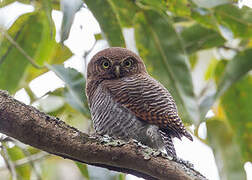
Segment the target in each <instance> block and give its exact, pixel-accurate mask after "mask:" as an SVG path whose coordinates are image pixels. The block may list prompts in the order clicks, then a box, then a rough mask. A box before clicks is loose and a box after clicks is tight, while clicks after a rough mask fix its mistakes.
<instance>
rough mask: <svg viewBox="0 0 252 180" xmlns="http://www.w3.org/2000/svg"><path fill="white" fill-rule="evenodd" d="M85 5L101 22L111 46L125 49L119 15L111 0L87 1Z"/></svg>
mask: <svg viewBox="0 0 252 180" xmlns="http://www.w3.org/2000/svg"><path fill="white" fill-rule="evenodd" d="M85 3H86V4H87V5H88V8H89V9H90V10H91V11H92V13H93V14H94V16H95V18H96V19H97V21H98V22H99V24H100V26H101V29H102V31H103V33H104V35H105V38H106V39H107V41H108V43H109V45H110V46H118V47H125V42H124V38H123V34H122V29H121V25H120V22H119V18H118V14H116V12H115V10H114V8H113V6H112V3H111V2H110V0H96V1H93V0H85Z"/></svg>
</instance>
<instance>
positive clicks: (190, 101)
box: [135, 11, 199, 123]
mask: <svg viewBox="0 0 252 180" xmlns="http://www.w3.org/2000/svg"><path fill="white" fill-rule="evenodd" d="M135 37H136V45H137V48H138V50H139V53H140V55H141V57H142V58H143V59H144V61H145V63H146V66H147V70H148V72H149V73H150V74H151V75H152V76H153V77H155V78H156V79H158V80H159V81H160V82H161V83H162V84H163V85H164V86H165V87H167V88H168V90H169V91H170V92H171V94H172V95H173V97H174V98H175V100H176V102H177V105H178V107H179V109H180V112H181V113H182V112H183V114H182V115H183V116H184V117H185V116H186V117H185V118H186V119H184V120H186V121H188V122H189V121H194V123H198V122H199V111H198V106H197V103H196V100H195V97H194V93H193V85H192V78H191V73H190V70H189V64H188V60H187V57H186V54H185V52H184V49H183V46H182V43H181V40H180V37H179V36H178V34H177V33H176V31H175V29H174V28H173V26H172V23H171V22H170V21H169V19H168V17H167V16H165V15H160V14H158V13H157V12H154V11H145V12H144V13H138V14H137V15H136V19H135ZM188 115H189V117H188Z"/></svg>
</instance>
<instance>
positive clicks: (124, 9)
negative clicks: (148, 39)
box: [110, 0, 140, 27]
mask: <svg viewBox="0 0 252 180" xmlns="http://www.w3.org/2000/svg"><path fill="white" fill-rule="evenodd" d="M110 2H111V4H112V5H113V7H114V9H115V12H116V13H117V14H118V17H119V19H120V24H121V26H122V27H132V26H133V19H134V17H135V15H136V13H137V11H139V10H140V9H139V8H138V7H137V6H136V5H135V3H134V2H133V1H132V0H123V1H118V0H110Z"/></svg>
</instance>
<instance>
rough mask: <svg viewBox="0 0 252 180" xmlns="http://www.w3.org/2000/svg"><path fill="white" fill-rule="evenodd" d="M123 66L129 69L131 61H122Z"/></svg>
mask: <svg viewBox="0 0 252 180" xmlns="http://www.w3.org/2000/svg"><path fill="white" fill-rule="evenodd" d="M123 65H124V66H125V67H128V68H129V67H130V66H131V65H132V60H131V59H126V60H124V61H123Z"/></svg>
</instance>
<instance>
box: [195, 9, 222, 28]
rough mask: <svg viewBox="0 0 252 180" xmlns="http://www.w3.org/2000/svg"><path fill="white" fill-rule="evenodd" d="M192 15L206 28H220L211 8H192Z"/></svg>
mask: <svg viewBox="0 0 252 180" xmlns="http://www.w3.org/2000/svg"><path fill="white" fill-rule="evenodd" d="M191 17H192V18H193V19H194V20H196V21H197V22H198V23H199V24H201V25H203V26H205V27H206V28H211V29H214V30H218V23H217V20H216V18H215V17H214V15H213V12H212V11H211V10H210V9H205V8H198V7H195V8H192V10H191Z"/></svg>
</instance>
